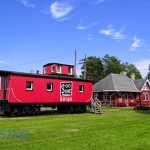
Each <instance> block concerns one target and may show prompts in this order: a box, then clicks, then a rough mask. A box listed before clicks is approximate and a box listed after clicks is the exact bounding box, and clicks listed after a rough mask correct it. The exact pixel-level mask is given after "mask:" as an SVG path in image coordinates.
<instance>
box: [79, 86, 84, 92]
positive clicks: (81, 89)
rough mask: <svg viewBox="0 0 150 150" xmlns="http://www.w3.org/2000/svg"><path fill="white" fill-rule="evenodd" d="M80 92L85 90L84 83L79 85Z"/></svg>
mask: <svg viewBox="0 0 150 150" xmlns="http://www.w3.org/2000/svg"><path fill="white" fill-rule="evenodd" d="M79 92H82V93H83V92H84V85H79Z"/></svg>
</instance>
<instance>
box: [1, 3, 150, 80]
mask: <svg viewBox="0 0 150 150" xmlns="http://www.w3.org/2000/svg"><path fill="white" fill-rule="evenodd" d="M149 27H150V1H149V0H57V1H56V0H0V52H1V55H0V69H1V70H14V71H23V72H30V71H31V70H33V71H35V70H37V69H39V70H40V71H41V68H42V65H44V64H46V63H49V62H59V63H67V64H74V50H75V49H76V50H77V72H78V74H79V73H80V68H81V65H79V64H78V63H79V60H80V59H82V58H84V55H85V54H86V55H87V56H97V57H104V55H106V54H109V55H110V56H116V57H117V58H118V59H120V60H121V61H122V62H129V63H133V64H134V65H135V66H136V67H137V68H138V69H139V70H140V71H141V74H142V75H143V77H145V76H146V74H147V73H148V65H149V64H150V38H149V37H150V29H149Z"/></svg>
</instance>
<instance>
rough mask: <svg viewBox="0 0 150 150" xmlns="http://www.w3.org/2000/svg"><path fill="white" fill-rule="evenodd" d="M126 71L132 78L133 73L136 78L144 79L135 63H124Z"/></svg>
mask: <svg viewBox="0 0 150 150" xmlns="http://www.w3.org/2000/svg"><path fill="white" fill-rule="evenodd" d="M122 66H123V69H124V71H125V72H126V73H127V76H128V77H129V78H130V77H131V74H135V79H142V76H141V73H140V71H139V70H138V69H137V68H136V67H135V65H133V64H129V63H128V62H126V63H123V64H122Z"/></svg>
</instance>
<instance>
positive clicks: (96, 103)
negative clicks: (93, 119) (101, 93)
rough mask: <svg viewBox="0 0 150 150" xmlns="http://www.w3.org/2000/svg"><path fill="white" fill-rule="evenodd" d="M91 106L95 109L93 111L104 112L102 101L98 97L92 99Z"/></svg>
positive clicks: (96, 112)
mask: <svg viewBox="0 0 150 150" xmlns="http://www.w3.org/2000/svg"><path fill="white" fill-rule="evenodd" d="M91 108H92V110H93V113H95V114H102V112H101V102H100V100H98V99H97V98H94V99H93V100H92V104H91Z"/></svg>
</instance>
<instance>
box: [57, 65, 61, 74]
mask: <svg viewBox="0 0 150 150" xmlns="http://www.w3.org/2000/svg"><path fill="white" fill-rule="evenodd" d="M57 73H61V65H57Z"/></svg>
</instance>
